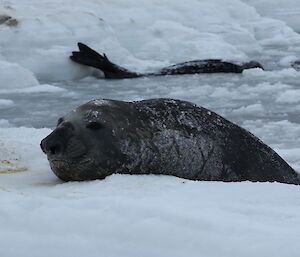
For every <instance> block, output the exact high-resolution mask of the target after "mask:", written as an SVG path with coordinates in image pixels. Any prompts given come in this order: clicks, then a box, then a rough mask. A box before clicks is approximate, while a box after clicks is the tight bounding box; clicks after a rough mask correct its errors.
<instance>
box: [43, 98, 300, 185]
mask: <svg viewBox="0 0 300 257" xmlns="http://www.w3.org/2000/svg"><path fill="white" fill-rule="evenodd" d="M41 148H42V150H43V152H44V153H46V154H47V157H48V160H49V162H50V166H51V169H52V170H53V171H54V173H55V174H56V175H57V176H58V177H59V178H61V179H62V180H64V181H70V180H78V181H80V180H92V179H103V178H105V177H106V176H109V175H111V174H113V173H122V174H163V175H173V176H177V177H181V178H185V179H191V180H209V181H227V182H229V181H245V180H249V181H261V182H263V181H270V182H273V181H277V182H282V183H289V184H297V185H298V184H300V177H299V175H298V174H297V173H296V172H295V171H294V170H293V169H292V168H291V167H290V166H289V165H288V164H287V163H286V162H285V161H284V160H283V159H282V158H281V157H280V156H279V155H278V154H276V153H275V152H274V151H273V150H272V149H271V148H270V147H268V146H267V145H265V144H264V143H262V142H261V141H260V140H259V139H258V138H256V137H255V136H253V135H252V134H251V133H250V132H248V131H246V130H245V129H243V128H241V127H239V126H237V125H235V124H233V123H231V122H230V121H228V120H226V119H224V118H222V117H221V116H219V115H218V114H216V113H214V112H212V111H209V110H208V109H205V108H202V107H197V106H196V105H194V104H192V103H189V102H185V101H180V100H174V99H163V98H160V99H150V100H143V101H135V102H123V101H116V100H108V99H100V100H93V101H90V102H88V103H86V104H83V105H81V106H79V107H78V108H77V109H75V110H74V111H72V112H70V113H69V114H67V115H65V116H64V117H62V118H60V119H59V120H58V125H57V127H56V129H55V130H54V131H53V132H52V133H51V134H50V135H48V136H47V137H46V138H45V139H43V140H42V142H41Z"/></svg>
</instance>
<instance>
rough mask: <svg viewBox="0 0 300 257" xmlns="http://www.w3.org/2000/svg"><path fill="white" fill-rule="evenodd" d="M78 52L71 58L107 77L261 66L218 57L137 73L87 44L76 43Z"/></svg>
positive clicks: (233, 71)
mask: <svg viewBox="0 0 300 257" xmlns="http://www.w3.org/2000/svg"><path fill="white" fill-rule="evenodd" d="M78 47H79V52H72V55H71V56H70V58H71V60H73V61H74V62H76V63H79V64H83V65H87V66H91V67H94V68H96V69H99V70H101V71H102V72H103V73H104V76H105V78H107V79H124V78H137V77H143V76H160V75H181V74H196V73H219V72H222V73H230V72H231V73H241V72H243V70H245V69H252V68H261V69H263V67H262V66H261V64H260V63H258V62H256V61H250V62H246V63H243V64H235V63H231V62H226V61H222V60H220V59H207V60H195V61H189V62H183V63H178V64H175V65H172V66H169V67H166V68H163V69H161V70H159V71H157V72H153V73H137V72H132V71H129V70H127V69H125V68H123V67H120V66H119V65H116V64H114V63H112V62H111V61H110V60H108V58H107V56H106V55H105V54H103V55H101V54H99V53H97V52H96V51H94V50H93V49H91V48H89V47H88V46H87V45H85V44H82V43H78Z"/></svg>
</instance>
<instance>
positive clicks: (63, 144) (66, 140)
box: [40, 123, 86, 161]
mask: <svg viewBox="0 0 300 257" xmlns="http://www.w3.org/2000/svg"><path fill="white" fill-rule="evenodd" d="M40 146H41V149H42V151H43V152H44V153H45V154H47V157H48V160H49V161H53V160H64V161H67V160H70V159H73V158H77V157H80V156H82V155H84V154H85V153H86V146H85V144H84V143H83V141H82V139H80V138H79V136H78V135H76V132H75V129H74V126H73V125H72V124H69V123H65V124H62V125H60V126H59V127H57V128H56V129H55V130H53V131H52V133H51V134H50V135H48V136H47V137H46V138H44V139H43V140H42V141H41V144H40Z"/></svg>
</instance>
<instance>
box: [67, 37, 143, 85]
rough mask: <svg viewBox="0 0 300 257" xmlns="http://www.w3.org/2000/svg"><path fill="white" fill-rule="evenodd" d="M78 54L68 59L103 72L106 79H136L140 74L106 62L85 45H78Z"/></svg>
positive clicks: (73, 53)
mask: <svg viewBox="0 0 300 257" xmlns="http://www.w3.org/2000/svg"><path fill="white" fill-rule="evenodd" d="M78 48H79V52H76V51H75V52H72V55H71V56H70V59H71V60H72V61H74V62H77V63H79V64H83V65H87V66H91V67H94V68H96V69H100V70H101V71H103V73H104V75H105V78H107V79H121V78H136V77H140V76H142V75H141V74H138V73H135V72H131V71H128V70H126V69H125V68H122V67H120V66H118V65H116V64H114V63H112V62H111V61H109V60H108V58H107V56H106V55H105V54H103V56H102V55H101V54H99V53H97V52H96V51H94V50H93V49H91V48H90V47H88V46H87V45H85V44H82V43H78Z"/></svg>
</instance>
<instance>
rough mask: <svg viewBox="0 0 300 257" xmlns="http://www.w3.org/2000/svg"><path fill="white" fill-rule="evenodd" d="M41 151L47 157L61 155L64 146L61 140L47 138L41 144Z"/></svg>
mask: <svg viewBox="0 0 300 257" xmlns="http://www.w3.org/2000/svg"><path fill="white" fill-rule="evenodd" d="M41 149H42V151H43V152H44V153H45V154H47V155H52V156H53V155H59V154H60V153H62V150H63V144H62V142H61V141H59V140H47V138H45V139H43V140H42V142H41Z"/></svg>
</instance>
